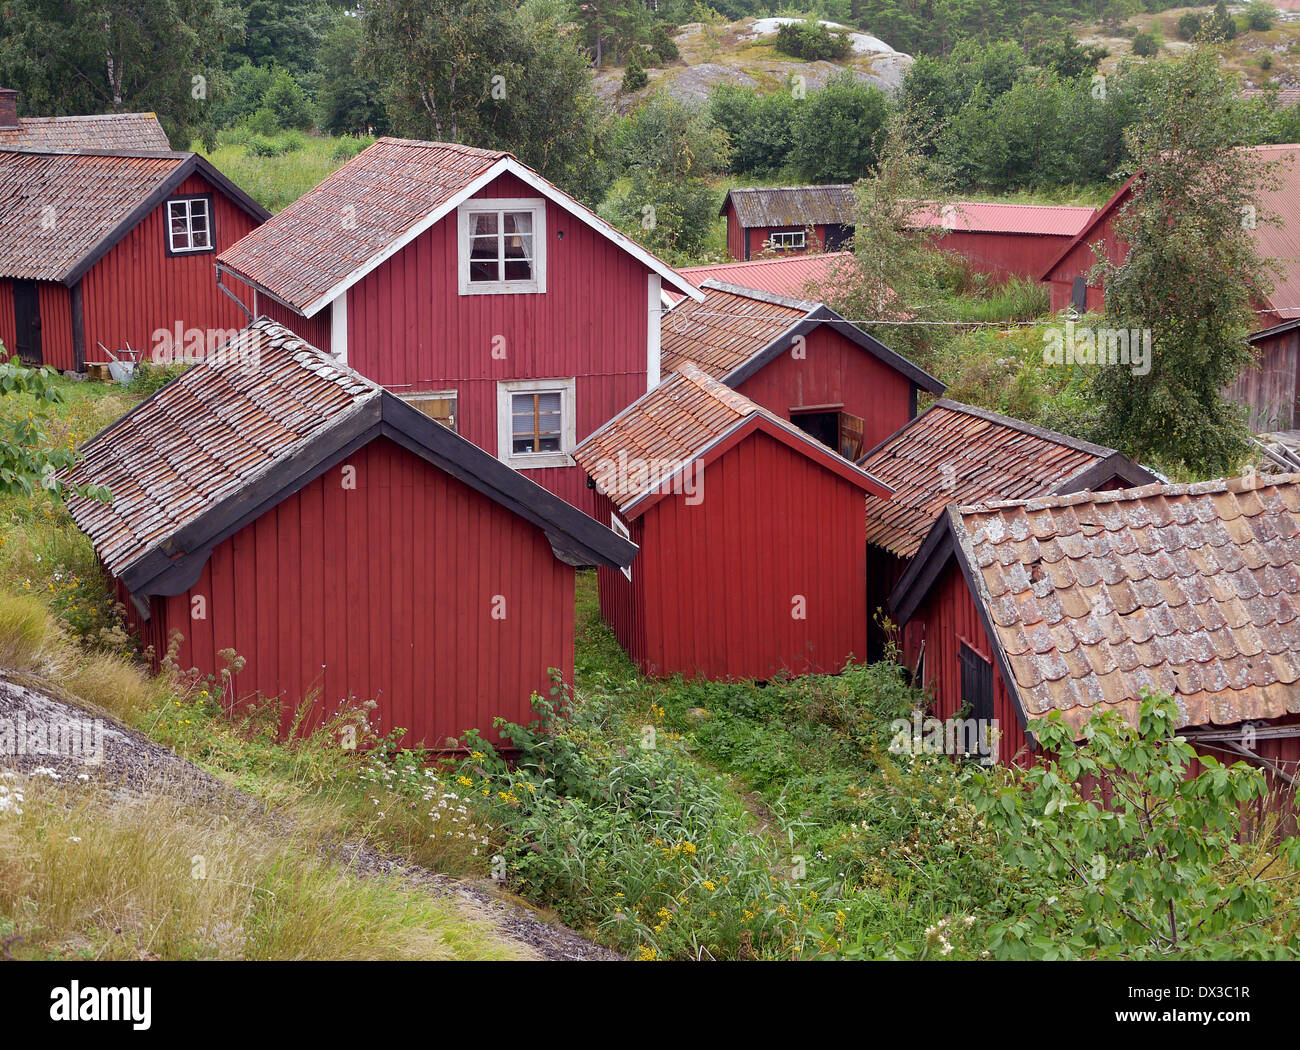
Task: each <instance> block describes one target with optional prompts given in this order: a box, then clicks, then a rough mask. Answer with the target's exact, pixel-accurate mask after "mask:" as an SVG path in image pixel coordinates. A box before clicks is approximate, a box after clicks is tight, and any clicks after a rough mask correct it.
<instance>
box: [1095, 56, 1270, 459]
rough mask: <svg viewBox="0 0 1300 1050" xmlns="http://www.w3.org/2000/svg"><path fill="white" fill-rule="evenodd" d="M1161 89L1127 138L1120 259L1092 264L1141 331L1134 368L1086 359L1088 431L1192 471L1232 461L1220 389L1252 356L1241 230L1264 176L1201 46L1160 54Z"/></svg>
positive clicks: (1118, 307) (1235, 409)
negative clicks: (1147, 341) (1091, 365)
mask: <svg viewBox="0 0 1300 1050" xmlns="http://www.w3.org/2000/svg"><path fill="white" fill-rule="evenodd" d="M1153 68H1154V69H1155V72H1154V74H1153V75H1154V77H1155V79H1156V81H1157V82H1158V83H1159V84H1160V85H1161V87H1162V89H1163V90H1161V91H1158V92H1154V93H1152V95H1151V96H1150V97H1149V98H1148V107H1149V108H1148V110H1147V111H1146V112H1145V113H1144V114H1143V115H1142V116H1141V117H1140V119H1139V120H1138V121H1137V123H1135V124H1134V125H1133V126H1132V127H1130V128H1129V130H1128V134H1127V138H1128V144H1129V152H1130V155H1131V157H1132V163H1133V166H1134V169H1135V170H1136V171H1137V172H1138V173H1139V175H1138V178H1137V180H1136V181H1135V183H1134V189H1133V195H1132V197H1131V199H1130V200H1129V202H1128V204H1127V205H1126V206H1125V207H1124V209H1123V210H1122V212H1121V213H1120V215H1119V217H1118V219H1117V220H1116V223H1115V227H1114V230H1115V236H1116V237H1117V238H1118V239H1119V240H1120V242H1121V243H1123V244H1126V245H1128V246H1129V249H1130V250H1129V254H1128V256H1127V258H1126V259H1125V260H1124V261H1123V262H1121V263H1119V264H1115V263H1113V262H1111V261H1109V260H1105V261H1102V262H1100V263H1099V264H1098V265H1097V266H1096V267H1094V269H1093V271H1092V275H1091V276H1092V278H1093V280H1094V281H1096V280H1101V281H1103V282H1104V284H1105V287H1106V317H1107V324H1108V325H1109V326H1111V327H1115V328H1120V329H1126V330H1132V329H1137V330H1149V331H1150V333H1151V343H1152V355H1151V356H1152V360H1151V362H1150V370H1149V372H1147V373H1146V374H1143V375H1138V374H1134V371H1133V370H1132V369H1130V368H1126V367H1118V366H1110V367H1105V368H1098V369H1097V373H1096V377H1095V379H1094V382H1093V395H1094V397H1095V399H1096V402H1097V405H1098V407H1099V409H1100V416H1099V423H1100V427H1101V432H1102V433H1103V434H1104V435H1105V436H1106V437H1107V438H1109V439H1110V440H1111V441H1112V442H1113V443H1114V445H1115V447H1116V448H1122V449H1124V450H1125V451H1126V452H1128V453H1129V454H1131V455H1133V456H1134V457H1136V458H1143V457H1154V458H1157V459H1159V460H1160V461H1161V462H1163V463H1165V464H1167V465H1168V466H1170V467H1171V468H1175V469H1177V468H1179V467H1181V468H1183V469H1186V470H1189V471H1192V472H1194V473H1197V474H1200V475H1202V476H1207V475H1208V476H1214V475H1217V474H1222V473H1226V472H1229V471H1231V470H1232V469H1234V468H1235V466H1236V464H1237V462H1238V461H1239V459H1240V458H1241V456H1242V455H1243V453H1244V452H1245V451H1246V439H1247V435H1248V432H1247V430H1246V427H1245V421H1244V410H1243V409H1242V408H1241V407H1240V406H1238V405H1236V404H1233V403H1231V402H1229V401H1228V400H1227V399H1226V398H1225V397H1224V396H1223V390H1224V388H1226V387H1227V386H1228V385H1229V384H1231V383H1232V382H1233V381H1234V380H1235V379H1236V378H1237V377H1238V376H1239V375H1240V374H1241V372H1242V370H1243V369H1244V368H1245V367H1246V366H1247V365H1249V364H1250V363H1251V360H1252V355H1251V350H1250V348H1249V347H1248V345H1247V344H1246V342H1245V337H1246V335H1247V334H1248V333H1250V332H1251V331H1253V330H1254V329H1255V327H1256V323H1255V315H1254V312H1253V304H1254V302H1255V301H1256V300H1257V299H1259V298H1260V297H1261V296H1262V295H1263V294H1265V293H1266V292H1267V290H1268V288H1269V286H1270V279H1269V275H1268V267H1267V263H1266V260H1264V259H1262V258H1261V257H1260V254H1259V249H1258V246H1257V242H1256V238H1255V232H1254V227H1255V225H1256V224H1258V223H1264V222H1269V221H1273V220H1272V219H1271V217H1270V216H1268V215H1266V214H1261V213H1259V212H1257V211H1256V208H1257V207H1258V200H1259V194H1260V191H1261V190H1262V189H1264V188H1266V187H1267V186H1268V185H1270V184H1272V183H1273V182H1274V181H1275V178H1276V176H1274V175H1273V174H1272V173H1271V172H1269V171H1268V170H1266V166H1265V165H1263V164H1262V163H1261V162H1260V161H1259V160H1258V159H1257V158H1256V157H1255V156H1254V154H1252V153H1250V152H1248V151H1242V150H1238V149H1236V148H1234V147H1236V146H1237V144H1238V128H1237V127H1236V125H1235V119H1236V118H1235V113H1236V110H1235V108H1234V105H1233V99H1234V96H1235V94H1236V88H1235V84H1234V83H1233V82H1232V81H1230V80H1229V79H1227V78H1226V77H1224V76H1223V74H1222V73H1221V72H1220V71H1219V68H1218V64H1217V60H1216V58H1215V56H1214V55H1213V54H1212V53H1211V52H1209V51H1208V50H1204V49H1200V50H1197V51H1195V52H1193V53H1192V54H1191V55H1189V56H1188V57H1186V58H1179V59H1175V60H1170V61H1168V62H1165V63H1161V64H1159V66H1158V67H1153Z"/></svg>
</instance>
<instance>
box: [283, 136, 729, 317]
mask: <svg viewBox="0 0 1300 1050" xmlns="http://www.w3.org/2000/svg"><path fill="white" fill-rule="evenodd" d="M507 172H508V173H509V174H511V175H514V176H515V177H516V178H518V179H519V180H520V181H521V182H524V183H526V184H527V185H529V186H531V187H532V188H533V189H535V190H537V192H538V193H540V194H541V195H542V196H543V197H545V198H546V199H547V200H550V201H554V202H555V203H556V204H558V205H559V206H560V207H561V208H563V209H564V210H565V211H567V212H568V213H569V214H570V215H572V216H573V217H574V218H576V219H579V220H580V221H582V222H584V223H586V224H587V225H588V226H590V227H591V228H592V229H593V230H595V231H596V232H597V233H599V234H600V235H601V236H603V237H605V238H607V239H608V240H611V241H613V242H614V243H615V244H617V245H618V246H619V247H620V248H622V249H623V250H624V251H625V252H627V253H628V254H629V255H631V256H632V257H633V258H634V259H636V260H637V261H638V262H640V263H641V264H642V265H643V266H645V267H646V268H647V269H650V270H653V271H654V272H655V273H657V274H659V276H660V277H662V278H664V279H665V280H667V281H668V282H669V283H670V284H672V285H673V286H674V287H675V288H678V289H680V290H681V291H682V292H684V293H685V294H686V295H689V296H690V297H691V298H692V299H694V300H695V301H696V302H703V301H704V293H703V292H701V291H700V290H699V289H698V288H696V287H695V285H693V284H691V282H690V281H688V280H687V279H686V278H685V277H683V276H682V275H681V274H679V273H678V272H677V271H676V270H674V269H673V268H672V267H671V266H669V265H668V264H667V263H665V262H663V261H661V260H659V259H657V258H655V256H653V255H651V254H650V253H649V252H648V251H646V250H645V249H644V248H642V247H641V246H640V245H639V244H637V243H636V242H635V241H632V240H630V239H628V238H627V237H624V236H623V235H622V234H621V233H619V232H618V230H616V229H614V227H612V226H610V225H609V223H607V222H605V220H604V219H602V218H601V217H600V216H599V215H596V214H595V213H594V212H591V211H588V210H587V209H586V208H584V207H583V206H582V205H581V204H579V203H578V202H577V201H575V200H574V199H573V198H572V197H570V196H569V195H568V194H567V193H564V192H562V191H561V190H559V189H557V188H556V187H555V186H552V185H551V184H550V183H549V182H547V181H546V180H545V179H543V178H542V177H541V176H540V175H538V174H536V173H535V172H533V171H530V170H529V169H528V168H526V167H524V165H522V164H520V163H519V161H517V160H515V159H514V158H513V157H502V158H501V159H500V160H499V161H497V162H496V163H495V164H493V165H492V167H490V168H488V170H487V171H485V172H483V174H482V175H480V176H478V177H477V178H476V179H473V180H471V181H470V182H468V183H466V184H465V186H464V187H462V188H461V189H460V190H459V191H458V192H457V193H455V194H453V195H452V196H451V197H450V198H449V199H448V200H445V201H443V202H442V204H440V205H438V207H436V208H435V209H434V210H433V211H431V212H429V214H428V215H426V216H425V217H424V218H423V219H421V220H420V221H419V222H416V223H413V224H412V225H411V226H410V227H409V228H408V229H407V230H406V232H405V233H403V234H402V235H401V236H400V237H398V238H397V239H396V240H394V241H393V242H392V243H391V244H389V245H388V246H387V247H385V248H383V249H382V250H380V251H379V252H376V253H375V254H374V255H373V256H371V257H370V258H369V259H367V260H366V261H365V262H364V263H362V264H361V265H360V266H358V267H357V268H356V269H355V270H353V271H352V272H351V273H350V274H348V275H347V276H346V277H344V278H343V280H341V281H339V282H338V284H336V285H334V287H332V288H331V289H330V290H329V291H327V292H325V293H324V294H323V295H321V296H320V297H319V298H317V299H315V300H313V301H312V302H310V303H308V304H307V306H306V307H305V308H304V309H303V311H302V313H303V316H304V317H315V316H316V314H318V313H320V311H321V310H323V309H324V308H325V307H326V306H327V305H328V304H329V303H332V302H333V301H334V300H335V299H337V298H338V297H339V295H340V294H341V293H342V292H345V291H347V290H348V289H349V288H351V287H352V286H353V285H354V284H356V283H357V282H358V281H359V280H361V278H363V277H365V276H366V274H368V273H370V272H371V271H372V270H374V269H376V268H377V267H379V266H381V265H382V264H383V263H385V262H387V261H388V260H389V259H391V258H392V257H393V256H394V255H396V254H397V253H398V252H400V251H401V250H402V249H403V248H405V247H406V246H407V245H408V244H410V243H411V242H412V241H413V240H415V239H416V238H417V237H419V236H420V234H422V233H424V231H425V230H428V229H430V228H431V227H433V226H434V225H436V224H437V223H438V222H440V221H441V220H442V219H443V218H445V217H446V216H447V215H448V214H450V213H451V212H453V211H455V210H456V209H457V208H459V207H460V206H461V205H462V204H463V203H464V202H465V201H467V200H468V199H469V198H470V197H472V196H474V194H476V193H478V192H479V191H480V190H481V189H483V188H484V187H485V186H487V185H489V184H490V183H491V182H493V181H494V180H495V179H498V178H500V177H501V176H502V175H504V174H506V173H507Z"/></svg>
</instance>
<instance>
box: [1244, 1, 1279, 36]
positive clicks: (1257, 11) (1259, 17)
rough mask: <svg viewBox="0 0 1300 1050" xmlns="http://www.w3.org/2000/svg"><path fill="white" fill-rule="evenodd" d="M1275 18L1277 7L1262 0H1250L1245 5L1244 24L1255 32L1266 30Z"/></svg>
mask: <svg viewBox="0 0 1300 1050" xmlns="http://www.w3.org/2000/svg"><path fill="white" fill-rule="evenodd" d="M1276 19H1277V9H1276V8H1275V7H1273V5H1272V4H1268V3H1265V2H1264V0H1251V2H1250V3H1249V4H1247V5H1246V26H1247V27H1248V28H1249V29H1252V30H1254V31H1255V32H1257V33H1266V32H1268V31H1269V30H1270V29H1272V28H1273V22H1274V21H1276Z"/></svg>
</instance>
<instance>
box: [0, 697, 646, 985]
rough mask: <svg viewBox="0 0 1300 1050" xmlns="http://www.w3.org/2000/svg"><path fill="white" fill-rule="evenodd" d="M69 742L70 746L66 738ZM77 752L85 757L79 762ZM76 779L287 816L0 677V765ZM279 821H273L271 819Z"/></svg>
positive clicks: (424, 872) (534, 948) (125, 731)
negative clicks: (276, 812)
mask: <svg viewBox="0 0 1300 1050" xmlns="http://www.w3.org/2000/svg"><path fill="white" fill-rule="evenodd" d="M70 745H71V746H70ZM86 759H89V761H87V760H86ZM37 770H40V771H41V772H42V774H43V775H44V776H46V777H49V778H50V779H51V780H53V781H55V782H57V783H60V784H63V785H67V786H69V787H76V786H80V785H90V784H93V785H94V786H95V787H96V788H99V789H101V790H103V791H105V792H106V796H105V797H106V804H109V805H111V804H112V800H113V798H114V797H118V798H139V797H140V796H141V795H146V794H150V793H154V792H158V791H165V792H166V793H167V794H168V795H171V796H173V797H174V796H176V795H177V794H178V793H179V794H181V795H183V796H184V797H185V798H187V799H189V800H191V801H193V802H194V803H195V804H196V805H201V806H210V807H212V808H214V809H219V808H224V809H227V810H228V809H229V808H231V807H234V808H235V809H237V810H239V811H242V812H244V813H246V814H247V817H248V819H249V820H250V822H252V821H257V822H264V823H268V824H270V825H272V826H273V827H272V828H271V830H273V831H277V832H278V831H282V830H284V827H285V825H287V823H288V821H287V820H286V818H284V817H282V816H279V815H277V814H275V813H274V812H272V813H268V812H267V810H266V807H265V805H264V804H263V803H261V802H259V801H258V800H257V799H255V798H253V797H252V796H251V795H247V794H245V793H243V792H241V791H238V790H236V789H234V788H232V787H230V786H228V785H227V784H225V783H223V782H222V781H221V780H220V779H218V778H217V777H215V776H213V775H212V774H210V773H208V772H207V771H206V770H203V769H201V768H199V767H198V766H196V765H195V764H194V763H192V762H190V761H189V760H188V759H184V758H182V757H181V756H180V755H178V754H176V753H175V752H174V751H171V750H170V749H168V748H165V747H163V746H162V745H160V744H158V743H157V742H155V741H153V740H150V739H149V738H148V737H146V736H144V735H143V734H142V733H139V732H137V731H136V730H134V729H131V728H129V727H127V726H125V725H122V724H121V723H120V722H117V721H116V720H114V719H112V718H109V717H108V716H107V715H104V714H101V713H97V712H91V711H88V710H85V709H83V708H81V707H79V706H77V705H76V704H74V703H72V702H71V700H70V699H62V698H56V697H54V696H51V695H49V693H48V692H45V691H43V690H41V689H39V688H36V683H35V682H32V681H27V680H5V679H3V678H0V772H4V771H12V772H15V773H19V774H25V775H31V774H33V773H35V772H36V771H37ZM277 825H278V826H277ZM327 848H328V851H329V852H330V854H331V857H332V859H334V860H336V861H337V862H338V863H340V864H341V865H342V866H343V867H345V868H346V869H347V870H349V871H351V872H353V873H354V874H356V875H358V876H360V877H362V878H366V877H370V878H378V877H397V878H399V879H401V880H403V881H404V882H407V883H409V884H410V886H411V887H412V889H413V890H419V891H421V892H426V893H434V894H437V895H439V896H443V897H448V898H451V899H453V900H454V902H455V903H456V905H457V907H458V908H459V909H461V910H462V911H463V912H465V914H466V916H467V917H468V918H474V919H479V920H483V921H486V922H488V923H490V924H491V925H492V926H494V927H495V928H496V929H497V930H498V931H499V934H500V936H501V938H502V940H504V941H507V942H509V943H510V944H512V945H513V946H515V947H516V949H517V950H518V952H519V955H520V956H521V957H522V958H525V959H537V960H547V961H616V960H621V959H622V958H623V957H622V956H621V955H619V954H618V953H617V952H614V951H611V950H610V949H608V948H605V947H603V946H601V945H598V944H595V943H593V942H592V941H589V940H587V939H586V938H585V937H583V936H581V935H580V934H578V933H575V932H574V931H573V930H571V929H569V928H568V927H566V926H562V925H560V924H558V923H554V922H550V921H548V920H547V918H546V917H545V916H544V915H542V914H541V913H538V912H536V911H534V910H533V909H531V908H529V907H527V906H526V905H524V904H522V903H520V902H518V901H517V900H514V899H510V898H507V897H505V896H503V895H502V894H501V893H500V892H498V891H497V889H496V888H495V887H494V886H493V885H492V884H491V883H486V882H480V881H470V880H465V879H457V878H453V877H451V876H448V875H443V874H441V873H439V872H436V871H431V870H430V869H428V868H423V867H420V866H419V865H415V864H408V863H406V862H404V861H402V860H400V859H398V858H395V857H391V856H387V855H385V854H383V853H381V852H379V851H377V850H375V849H373V848H372V847H370V846H368V845H364V844H360V843H355V842H344V843H337V844H334V845H332V846H330V847H327Z"/></svg>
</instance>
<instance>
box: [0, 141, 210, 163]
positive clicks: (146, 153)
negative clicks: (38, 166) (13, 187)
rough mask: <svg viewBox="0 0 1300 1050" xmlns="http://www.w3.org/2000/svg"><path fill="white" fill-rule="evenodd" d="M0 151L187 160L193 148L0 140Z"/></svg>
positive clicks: (69, 155)
mask: <svg viewBox="0 0 1300 1050" xmlns="http://www.w3.org/2000/svg"><path fill="white" fill-rule="evenodd" d="M0 153H30V154H33V155H44V156H49V157H125V158H130V159H133V160H155V159H156V160H189V158H190V157H194V156H198V155H199V154H197V153H195V152H194V151H193V150H175V149H166V150H164V149H91V148H88V147H85V146H79V147H74V146H17V145H9V144H7V143H5V142H0Z"/></svg>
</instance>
